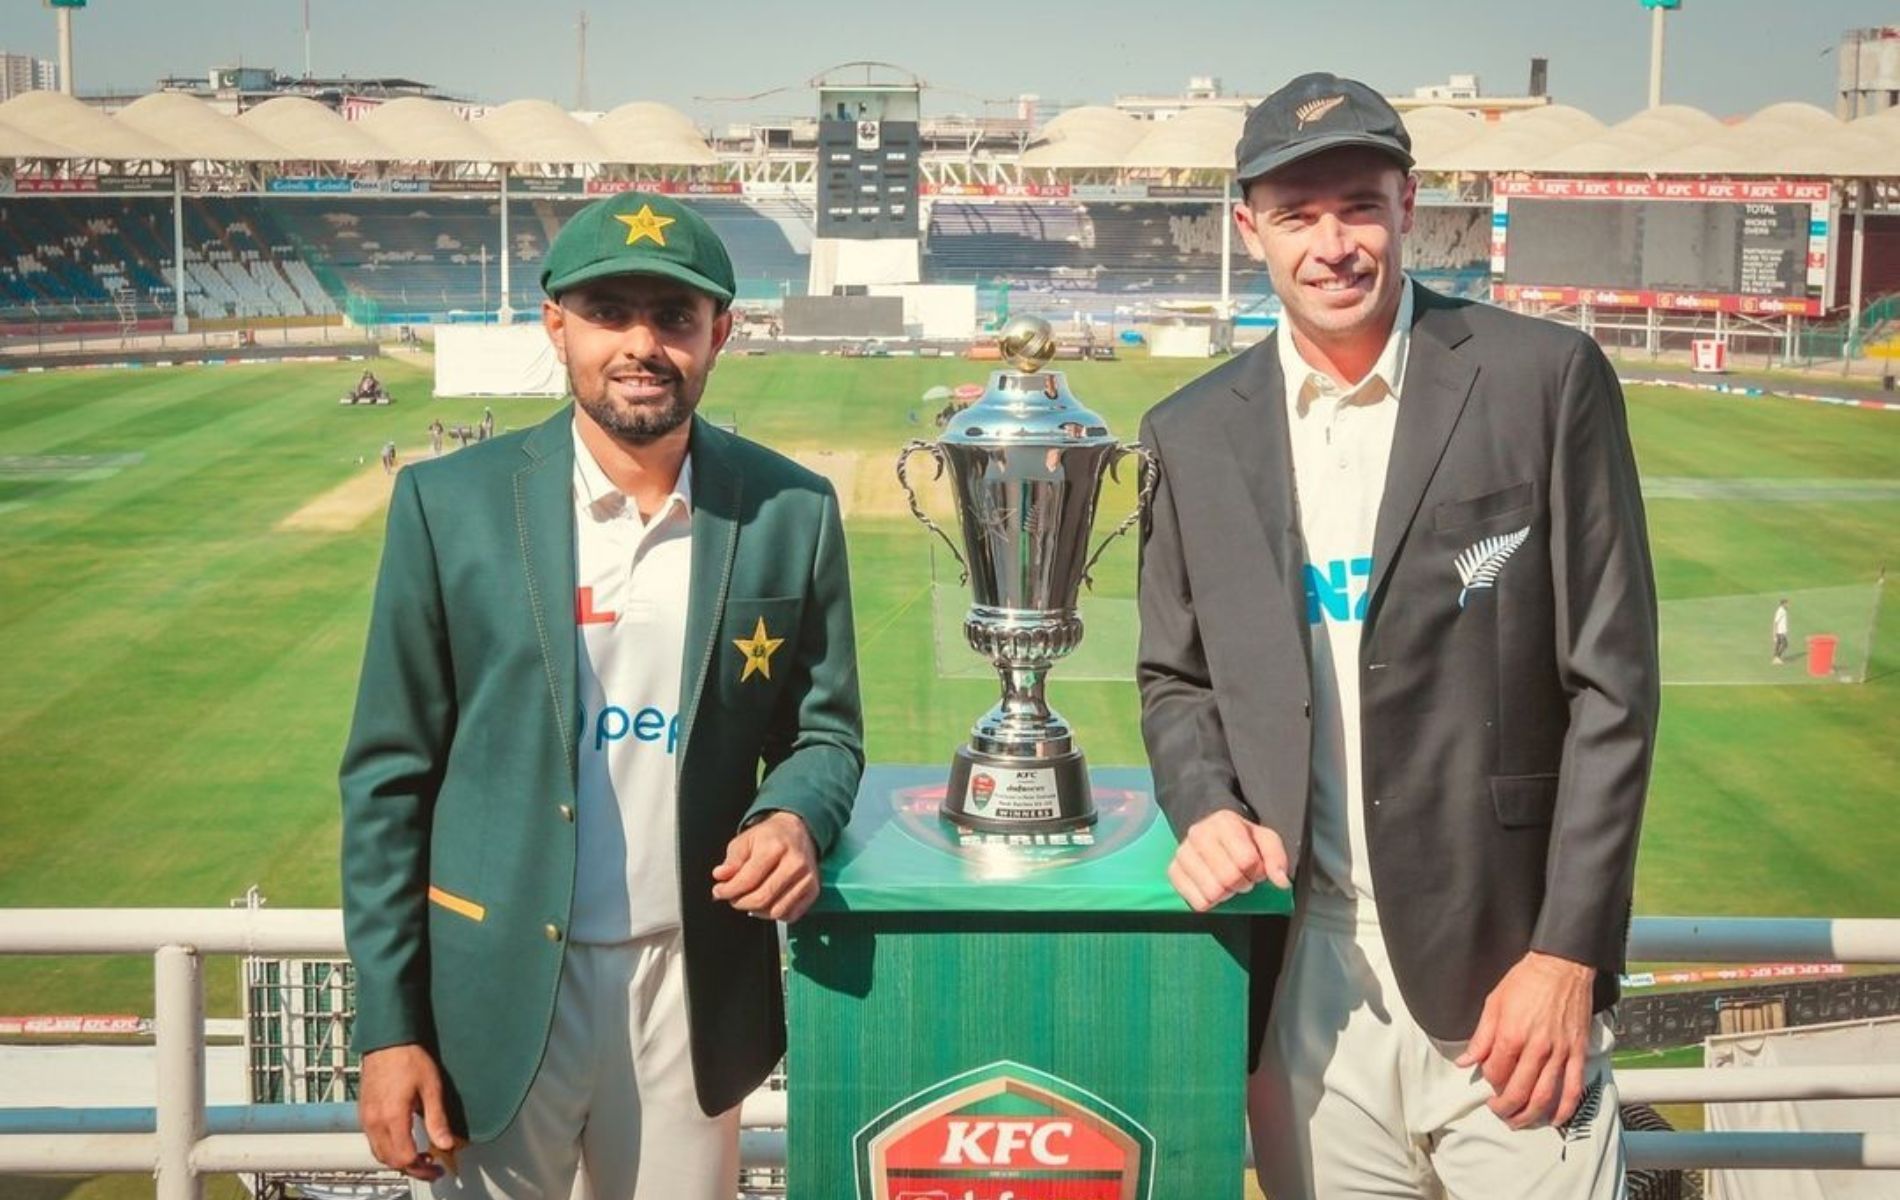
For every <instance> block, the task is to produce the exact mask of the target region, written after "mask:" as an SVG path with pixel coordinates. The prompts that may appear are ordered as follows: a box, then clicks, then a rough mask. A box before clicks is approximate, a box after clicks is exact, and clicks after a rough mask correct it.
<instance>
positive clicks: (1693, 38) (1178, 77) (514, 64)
mask: <svg viewBox="0 0 1900 1200" xmlns="http://www.w3.org/2000/svg"><path fill="white" fill-rule="evenodd" d="M304 7H305V4H304V0H91V3H90V4H89V5H88V6H87V7H86V8H84V9H82V10H80V11H79V12H78V14H77V16H76V18H75V21H74V28H75V36H74V44H75V60H76V63H77V67H76V70H75V72H74V74H75V76H76V78H77V80H78V83H79V87H80V90H81V91H87V90H93V89H106V88H111V89H123V90H130V91H145V90H150V89H151V88H152V87H153V86H154V84H155V81H156V80H157V79H158V78H159V77H160V76H163V75H174V74H175V75H196V74H201V73H203V72H204V71H205V70H206V69H208V68H210V67H212V66H214V65H230V64H237V63H242V64H245V65H251V66H268V67H275V68H277V69H278V70H280V71H284V72H286V73H290V74H300V73H301V72H302V69H303V62H304V41H303V12H304ZM308 7H309V10H310V14H311V16H310V20H311V43H310V44H311V66H312V68H313V70H314V71H315V72H316V73H317V74H319V75H358V76H370V75H401V76H407V77H409V78H414V79H420V80H424V81H426V82H429V83H433V84H435V85H437V86H438V87H442V88H444V89H447V90H450V91H453V92H457V93H460V94H463V95H467V96H469V97H471V98H473V99H476V100H481V101H485V102H489V103H499V102H502V101H506V100H513V99H518V98H522V97H539V98H543V99H548V100H553V101H555V102H556V103H559V104H561V105H563V106H567V107H572V106H573V105H574V102H575V74H576V63H577V61H578V46H577V34H576V27H577V23H578V18H579V15H580V13H581V11H582V10H583V9H586V11H587V13H588V19H589V26H590V28H589V35H588V90H589V94H590V97H589V98H590V99H591V100H592V106H593V107H595V108H603V109H604V108H611V107H613V106H614V105H616V104H621V103H624V102H626V101H629V100H659V101H663V102H665V103H668V104H671V105H674V106H675V107H677V108H680V109H682V110H684V111H685V112H687V113H689V114H690V115H692V116H693V117H695V118H697V119H699V120H700V121H702V122H713V121H723V120H733V119H741V118H745V117H749V116H759V115H768V114H769V115H789V114H797V115H804V114H808V113H810V112H811V111H812V110H813V109H814V107H815V103H816V102H815V100H814V99H813V97H811V96H810V95H809V94H808V93H807V92H806V84H807V81H808V80H810V79H811V78H812V76H814V75H816V74H818V73H819V72H821V71H823V70H825V69H826V68H828V67H831V66H834V65H836V64H839V63H843V62H846V61H849V60H854V59H879V60H884V61H888V62H891V63H895V64H897V65H899V66H901V67H904V68H907V69H908V70H910V71H912V72H915V73H916V74H918V75H920V76H922V77H923V79H924V80H925V81H926V82H927V83H928V84H929V85H930V89H931V90H930V91H929V92H927V93H926V100H925V105H926V108H925V111H926V112H929V113H945V112H967V113H979V114H980V113H984V112H986V111H987V112H990V113H992V114H994V115H1002V114H1003V113H1004V112H1005V111H1006V109H1005V107H1004V105H1003V103H1002V102H1003V101H1005V100H1006V99H1007V98H1008V97H1012V96H1015V95H1017V94H1019V93H1023V92H1034V93H1037V94H1039V95H1041V96H1043V97H1045V98H1046V99H1048V100H1050V101H1053V102H1056V103H1059V104H1063V105H1068V104H1076V103H1107V102H1109V101H1112V100H1113V99H1114V97H1115V96H1116V95H1117V94H1119V93H1134V92H1140V93H1157V92H1158V93H1173V92H1177V91H1179V90H1180V89H1181V88H1182V87H1183V86H1184V85H1185V83H1186V82H1187V79H1188V77H1189V76H1192V75H1213V76H1216V77H1218V78H1219V79H1220V80H1221V81H1222V83H1223V84H1224V85H1225V87H1226V88H1227V90H1228V91H1230V92H1242V93H1255V94H1257V93H1261V92H1265V91H1269V90H1271V89H1272V88H1273V87H1274V86H1276V85H1277V84H1279V83H1280V82H1282V81H1284V80H1285V79H1287V78H1289V77H1290V76H1292V75H1295V74H1298V73H1299V72H1302V71H1307V70H1319V69H1324V70H1332V71H1337V72H1339V73H1341V74H1350V75H1356V76H1359V77H1360V78H1362V79H1365V80H1366V81H1367V82H1369V83H1371V84H1373V85H1374V86H1376V87H1379V88H1381V89H1384V90H1385V91H1387V92H1389V93H1394V94H1404V93H1409V92H1410V91H1411V89H1412V88H1414V87H1416V86H1418V85H1421V84H1428V83H1439V82H1443V81H1444V79H1445V77H1446V76H1447V75H1449V74H1452V73H1454V72H1476V73H1477V74H1478V75H1479V77H1480V79H1481V81H1482V83H1483V86H1484V88H1485V90H1486V91H1487V92H1490V93H1497V94H1519V93H1522V92H1523V91H1524V90H1525V87H1526V83H1527V81H1528V77H1529V62H1530V59H1531V57H1532V56H1533V55H1543V56H1545V57H1547V58H1549V59H1550V86H1551V90H1552V92H1553V93H1554V94H1555V96H1556V97H1557V99H1558V100H1560V101H1562V102H1564V103H1568V104H1574V105H1576V106H1578V107H1580V108H1583V109H1585V110H1586V111H1588V112H1591V113H1593V114H1595V115H1596V116H1598V117H1599V118H1602V119H1604V120H1606V121H1614V120H1618V119H1621V118H1623V117H1626V116H1628V115H1630V114H1631V113H1633V112H1635V111H1636V110H1637V109H1638V108H1640V107H1642V106H1643V103H1644V97H1645V89H1646V88H1647V80H1648V70H1649V14H1648V12H1647V11H1646V10H1644V9H1643V8H1642V6H1641V4H1640V0H1359V2H1358V3H1344V2H1341V0H1254V2H1253V3H1226V2H1206V3H1202V2H1196V0H1188V2H1187V3H1172V4H1170V3H1156V2H1155V0H1145V2H1142V3H1135V2H1132V0H1095V2H1094V3H1089V4H1071V3H1055V2H1050V3H1042V4H1036V3H1024V2H1023V0H1014V2H1013V3H1009V4H999V3H991V2H989V0H976V2H966V3H957V4H913V3H902V2H901V0H898V2H886V3H882V4H866V5H862V6H854V5H850V4H840V3H836V2H835V0H834V2H833V3H829V4H825V5H803V4H791V3H779V4H773V3H766V2H764V0H723V2H715V3H707V2H705V0H697V2H684V3H682V2H672V3H661V2H658V0H620V2H618V3H605V2H602V0H309V2H308ZM854 10H857V11H859V12H861V14H862V15H856V16H854V15H851V14H852V13H853V11H854ZM1888 22H1900V3H1895V2H1893V0H1884V2H1882V0H1686V2H1685V4H1684V6H1683V8H1682V9H1681V10H1680V11H1678V12H1676V13H1675V14H1673V15H1672V16H1671V17H1670V18H1669V50H1668V59H1667V70H1666V74H1665V80H1664V96H1665V99H1667V100H1670V101H1673V102H1680V103H1685V104H1692V105H1695V106H1696V107H1698V108H1703V109H1707V110H1708V111H1710V112H1713V113H1715V114H1717V115H1718V116H1729V115H1737V114H1745V113H1750V112H1753V111H1755V110H1756V109H1759V108H1762V107H1764V106H1766V105H1768V104H1772V103H1775V102H1777V101H1781V100H1804V101H1807V102H1809V103H1812V104H1817V105H1820V106H1822V107H1824V108H1827V109H1828V110H1830V111H1832V109H1833V90H1834V87H1835V52H1834V47H1835V45H1836V43H1837V42H1838V41H1839V39H1840V35H1841V32H1842V31H1843V30H1844V29H1848V28H1853V27H1859V26H1870V25H1879V24H1885V23H1888ZM0 49H4V50H8V51H12V52H14V53H30V54H34V55H36V56H40V57H45V58H54V57H57V41H56V38H55V34H54V17H53V13H52V11H51V10H49V9H47V8H45V7H43V6H42V5H41V4H39V3H35V2H34V0H7V2H6V3H5V5H4V9H3V10H0ZM759 93H773V94H771V95H767V96H765V97H763V98H762V99H756V100H751V101H744V102H742V101H739V100H737V99H734V98H736V97H746V96H756V95H758V94H759ZM985 101H995V102H996V103H995V104H994V105H991V106H989V107H987V108H986V105H985Z"/></svg>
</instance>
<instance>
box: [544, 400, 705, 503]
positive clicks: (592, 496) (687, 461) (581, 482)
mask: <svg viewBox="0 0 1900 1200" xmlns="http://www.w3.org/2000/svg"><path fill="white" fill-rule="evenodd" d="M571 429H572V430H573V434H574V489H575V492H576V493H577V494H576V496H575V499H577V500H579V501H580V502H581V505H582V507H584V508H586V509H587V510H588V511H589V512H591V513H592V514H593V515H594V516H595V517H596V518H598V519H603V520H604V519H606V518H609V517H613V516H616V515H618V514H619V513H620V512H621V511H622V510H623V509H626V508H627V499H628V497H627V495H626V493H625V492H622V491H621V490H620V489H619V487H617V486H615V484H614V481H613V480H612V479H609V478H608V477H607V472H606V471H605V470H603V469H602V468H601V465H600V460H599V459H597V458H595V457H594V452H593V451H592V450H590V449H588V448H587V443H586V442H585V441H582V440H581V427H580V418H579V417H576V418H575V419H574V423H573V425H572V426H571ZM675 504H677V505H679V507H680V510H681V511H682V512H686V513H691V512H692V511H693V456H692V455H691V454H690V453H689V454H688V455H687V456H686V457H685V458H684V459H683V460H682V461H681V462H680V473H679V478H678V479H676V480H674V481H673V490H672V492H671V493H670V494H669V495H668V496H667V498H666V503H665V504H662V505H661V506H660V511H659V512H658V513H656V514H655V519H656V520H657V519H658V518H659V517H660V516H664V515H665V514H666V513H667V512H669V511H671V510H672V508H673V506H674V505H675ZM631 511H632V512H633V513H634V516H635V519H638V517H639V510H638V509H637V508H636V509H633V510H631Z"/></svg>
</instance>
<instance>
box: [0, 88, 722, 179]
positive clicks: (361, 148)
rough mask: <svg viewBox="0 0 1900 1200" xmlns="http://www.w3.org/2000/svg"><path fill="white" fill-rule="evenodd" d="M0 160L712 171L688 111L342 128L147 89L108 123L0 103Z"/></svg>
mask: <svg viewBox="0 0 1900 1200" xmlns="http://www.w3.org/2000/svg"><path fill="white" fill-rule="evenodd" d="M0 159H12V160H16V161H17V160H22V159H37V160H48V161H58V160H62V159H88V160H105V161H111V162H196V161H211V162H230V163H265V162H420V163H492V164H514V163H550V164H555V163H558V164H602V165H606V164H622V163H624V164H637V165H643V166H710V165H712V164H714V163H716V162H717V161H718V158H717V156H716V155H715V154H714V153H713V151H712V147H710V146H708V145H707V144H706V140H705V138H703V137H702V136H700V133H699V130H698V129H697V128H695V127H694V125H693V123H692V121H691V120H689V119H688V118H687V117H686V116H685V114H683V113H681V112H679V111H678V110H676V109H672V108H668V107H667V106H666V105H663V104H655V103H651V102H637V103H633V104H623V105H621V106H620V107H619V108H616V109H614V110H613V111H612V112H610V113H607V114H605V115H604V116H602V117H601V118H600V119H599V120H598V121H595V122H594V123H592V124H587V123H584V122H582V121H579V120H577V119H575V118H574V117H573V116H571V115H569V114H568V113H567V112H565V111H564V110H562V109H561V108H559V107H558V106H556V105H554V104H551V103H549V102H547V101H545V100H516V101H513V102H512V103H509V104H504V105H502V106H501V107H499V108H496V109H492V110H490V111H489V112H487V113H486V114H484V115H482V116H480V117H477V118H475V119H474V120H465V119H463V117H462V116H461V115H460V113H459V111H458V109H457V107H456V106H455V105H452V104H448V103H445V102H443V101H440V100H430V99H425V98H422V97H419V96H405V97H402V98H401V99H397V100H392V101H390V102H388V103H386V104H381V105H378V106H377V107H376V108H374V109H372V110H371V111H370V112H369V113H368V114H366V115H365V116H364V117H363V118H362V119H361V120H358V121H346V120H344V119H343V118H342V117H341V116H339V115H338V114H337V113H335V112H334V111H332V110H330V109H328V108H326V107H324V106H323V105H321V104H318V103H316V102H315V101H313V100H309V99H305V98H303V97H298V96H281V97H278V98H276V99H273V100H267V101H265V102H264V103H263V104H260V105H258V106H257V107H256V108H253V109H251V110H250V111H248V112H246V113H245V114H244V115H242V116H239V117H229V116H226V115H224V114H223V113H221V112H219V111H218V110H217V109H215V108H213V107H212V106H211V105H209V104H206V103H205V102H204V101H202V100H198V99H196V98H194V97H191V96H186V95H183V94H181V93H176V92H154V93H152V94H151V95H148V96H142V97H140V98H139V99H138V100H136V101H134V102H133V103H131V104H129V105H127V106H126V107H125V108H123V109H120V110H119V111H118V112H117V113H114V114H112V115H107V114H106V113H104V112H101V111H100V110H99V109H96V108H93V107H91V106H90V105H87V104H85V103H83V102H81V101H79V100H76V99H74V98H73V97H71V96H67V95H65V94H63V93H60V92H43V91H35V92H25V93H22V94H21V95H19V96H16V97H14V98H13V99H12V100H9V101H7V102H6V103H5V104H0Z"/></svg>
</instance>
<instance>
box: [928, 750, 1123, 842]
mask: <svg viewBox="0 0 1900 1200" xmlns="http://www.w3.org/2000/svg"><path fill="white" fill-rule="evenodd" d="M942 811H943V815H944V817H945V818H946V819H947V820H949V821H950V822H951V823H952V824H955V825H960V826H962V827H963V828H965V829H974V830H976V831H977V832H979V833H1054V832H1058V831H1061V830H1065V829H1083V828H1086V827H1088V826H1090V825H1093V824H1095V800H1094V797H1093V794H1092V792H1091V791H1090V788H1089V770H1088V764H1087V763H1086V762H1085V761H1084V760H1083V757H1082V752H1081V751H1080V750H1070V751H1069V752H1068V753H1066V754H1059V755H1055V756H1054V757H1051V758H1035V759H1023V758H1015V757H1009V758H1005V757H1002V756H1000V755H993V754H985V753H983V752H982V751H980V750H973V749H971V748H970V747H969V746H959V747H957V753H956V757H955V758H953V759H952V760H951V762H950V788H949V790H948V791H947V792H945V793H944V797H943V809H942Z"/></svg>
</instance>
